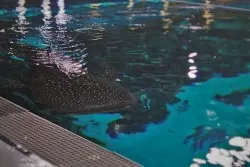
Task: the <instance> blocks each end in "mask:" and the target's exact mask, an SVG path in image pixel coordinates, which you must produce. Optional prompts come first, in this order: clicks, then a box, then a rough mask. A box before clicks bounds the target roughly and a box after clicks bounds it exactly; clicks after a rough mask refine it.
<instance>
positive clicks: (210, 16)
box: [203, 0, 213, 29]
mask: <svg viewBox="0 0 250 167" xmlns="http://www.w3.org/2000/svg"><path fill="white" fill-rule="evenodd" d="M203 17H204V18H205V20H206V23H205V25H204V28H205V29H208V28H209V27H210V24H211V23H212V22H213V14H212V12H211V2H210V0H205V4H204V14H203Z"/></svg>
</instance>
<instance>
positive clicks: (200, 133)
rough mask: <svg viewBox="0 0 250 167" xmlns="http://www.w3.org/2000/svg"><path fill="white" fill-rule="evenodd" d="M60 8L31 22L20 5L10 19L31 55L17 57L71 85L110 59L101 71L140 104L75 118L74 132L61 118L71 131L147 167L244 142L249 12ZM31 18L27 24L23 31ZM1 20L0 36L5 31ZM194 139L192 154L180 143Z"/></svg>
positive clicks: (59, 4)
mask: <svg viewBox="0 0 250 167" xmlns="http://www.w3.org/2000/svg"><path fill="white" fill-rule="evenodd" d="M66 2H67V1H64V0H58V1H56V3H54V2H53V1H52V0H51V1H50V0H43V1H42V4H41V7H40V8H39V10H40V15H38V16H32V17H31V16H29V15H28V14H27V12H26V11H29V10H31V8H30V7H27V9H25V6H27V5H25V1H21V0H20V1H19V3H18V8H17V9H18V10H17V11H18V15H15V19H16V18H17V20H19V23H20V24H19V29H22V28H21V27H23V26H24V27H26V30H29V31H26V32H25V35H23V36H20V35H19V36H18V38H21V39H22V42H23V44H24V45H29V46H32V48H33V49H34V50H35V51H34V52H35V53H29V52H28V53H21V52H19V51H18V52H16V53H17V54H16V56H17V57H18V56H20V57H21V56H23V57H25V58H26V57H29V56H27V55H32V57H33V60H34V61H36V62H38V63H43V64H46V65H50V66H51V65H56V66H57V67H58V68H59V69H60V70H61V71H63V72H64V73H66V74H67V75H68V76H69V77H72V78H73V77H74V75H75V74H76V75H83V74H86V73H88V72H89V71H91V70H89V69H88V68H87V67H89V66H88V64H89V63H90V62H91V61H92V62H95V61H98V62H105V63H106V62H107V63H108V64H110V67H108V68H106V69H102V67H100V68H101V69H102V71H103V75H104V76H105V77H107V78H112V79H114V78H115V80H116V81H119V82H120V83H121V84H122V85H123V86H124V87H126V88H129V89H130V90H131V91H132V92H133V93H134V94H135V96H136V98H137V100H138V105H136V106H134V107H132V108H129V109H126V110H124V112H122V113H120V114H117V115H113V114H111V115H105V116H104V115H82V116H77V117H76V118H75V119H76V120H77V121H78V122H77V123H78V124H79V128H76V127H74V125H75V124H74V123H73V121H72V120H67V121H65V120H64V121H65V122H63V124H65V125H66V124H67V128H71V127H73V128H71V129H77V130H79V129H80V130H79V131H81V129H84V133H86V134H87V135H89V136H94V137H96V138H98V139H100V140H102V141H103V142H106V143H107V148H109V149H112V150H115V151H117V152H119V153H122V154H124V155H126V156H128V157H129V158H132V159H134V160H136V161H138V162H140V163H142V164H144V165H145V166H149V167H150V166H152V167H153V166H155V164H156V163H159V165H158V166H159V167H160V166H178V167H184V166H189V164H190V162H191V160H192V158H193V156H194V155H195V156H198V155H200V156H205V155H206V154H207V152H209V148H210V147H212V145H213V146H216V147H217V148H218V145H219V144H224V143H223V142H224V141H225V140H227V139H225V134H227V135H228V136H229V137H232V136H236V135H247V134H246V133H247V129H248V128H249V127H248V125H249V124H248V122H249V118H250V116H249V112H247V110H249V107H250V106H249V104H250V103H249V91H248V89H249V88H250V82H249V67H250V65H249V64H250V58H249V55H250V50H249V44H250V40H249V39H250V34H249V26H250V22H249V13H243V12H242V11H241V12H239V11H235V10H234V12H232V11H231V10H229V9H227V10H225V9H219V10H218V9H214V8H213V6H212V5H211V3H213V1H211V0H205V1H204V3H202V5H199V4H198V5H197V4H189V3H188V4H187V3H174V2H172V1H168V0H164V1H159V2H147V1H139V2H138V1H134V0H128V1H126V2H125V3H106V2H104V3H94V4H92V3H90V4H84V5H83V4H82V2H81V3H80V4H74V6H71V5H66V4H65V3H66ZM53 4H55V5H56V7H55V8H54V7H53ZM52 11H53V12H52ZM28 16H29V17H28ZM27 20H29V21H30V24H24V23H25V22H27ZM1 23H3V24H0V29H2V27H1V26H3V25H5V24H7V25H8V23H6V22H4V21H1ZM31 23H32V24H31ZM11 26H12V25H10V27H11ZM15 26H16V25H15ZM23 29H25V28H23ZM6 30H8V28H7V29H6ZM11 33H13V32H12V31H11ZM16 41H19V40H16ZM34 41H36V42H37V41H40V43H42V44H41V45H43V46H44V47H41V45H40V44H39V45H32V44H33V42H34ZM16 45H18V46H17V47H20V48H23V47H26V46H19V44H16ZM0 60H1V61H3V60H2V59H0ZM11 60H12V59H11ZM12 61H13V60H12ZM15 61H18V60H17V59H15ZM0 68H3V67H2V66H0ZM5 68H7V67H6V65H5ZM1 71H3V70H0V74H1V75H2V73H3V72H1ZM94 71H95V70H94ZM114 71H115V72H114ZM10 73H11V72H10ZM117 73H118V74H117ZM3 75H4V74H3ZM114 76H115V77H114ZM117 78H119V79H117ZM0 85H1V83H0ZM83 96H84V95H83ZM239 99H240V100H239ZM235 104H237V105H235ZM75 119H74V121H75ZM93 120H94V122H93ZM199 127H206V128H201V129H200V130H199ZM197 129H198V130H197ZM190 135H191V136H192V137H191V140H189V142H193V143H194V146H195V147H196V148H199V149H195V150H196V152H194V151H193V150H192V145H189V144H183V142H185V138H189V137H190ZM128 141H129V142H128ZM189 142H188V143H189ZM223 146H224V145H223ZM127 150H132V151H129V152H128V151H127ZM159 150H161V152H162V153H161V154H158V152H159ZM169 150H171V151H169ZM180 150H182V151H181V152H180ZM148 155H151V157H150V158H148ZM180 156H181V157H183V158H182V161H179V157H180ZM198 157H199V156H198Z"/></svg>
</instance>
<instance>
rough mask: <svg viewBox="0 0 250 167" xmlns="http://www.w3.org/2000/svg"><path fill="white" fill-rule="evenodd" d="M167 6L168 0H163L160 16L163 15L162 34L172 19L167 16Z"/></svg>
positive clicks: (167, 28) (167, 29) (168, 27)
mask: <svg viewBox="0 0 250 167" xmlns="http://www.w3.org/2000/svg"><path fill="white" fill-rule="evenodd" d="M168 8H169V2H168V0H165V1H164V5H163V10H161V16H163V18H162V22H163V29H164V30H165V32H164V34H165V33H167V32H168V31H169V29H170V24H171V23H172V20H171V18H170V17H169V13H168V10H169V9H168Z"/></svg>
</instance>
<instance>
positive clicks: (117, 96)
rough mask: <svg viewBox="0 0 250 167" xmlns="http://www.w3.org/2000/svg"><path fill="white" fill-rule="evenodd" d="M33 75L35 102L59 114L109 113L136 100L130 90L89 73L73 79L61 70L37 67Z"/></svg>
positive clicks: (32, 85) (31, 88) (32, 83)
mask: <svg viewBox="0 0 250 167" xmlns="http://www.w3.org/2000/svg"><path fill="white" fill-rule="evenodd" d="M31 78H32V80H31V82H30V83H29V85H28V88H29V89H30V91H31V93H32V97H33V99H34V100H35V102H37V103H38V104H40V105H42V106H43V107H45V108H47V109H49V110H52V111H54V112H56V113H69V114H70V113H92V112H110V111H117V110H118V109H123V108H127V107H129V106H132V105H134V104H135V103H136V100H135V98H134V96H133V95H132V94H131V93H130V92H129V91H128V90H127V89H125V88H123V87H122V86H120V85H118V84H117V83H115V82H114V81H109V80H107V79H105V78H101V77H97V76H93V75H90V74H88V75H81V76H78V77H74V78H72V79H71V78H69V77H68V76H67V75H66V74H65V73H63V72H61V71H60V70H57V69H54V68H50V67H45V66H35V67H33V69H32V72H31Z"/></svg>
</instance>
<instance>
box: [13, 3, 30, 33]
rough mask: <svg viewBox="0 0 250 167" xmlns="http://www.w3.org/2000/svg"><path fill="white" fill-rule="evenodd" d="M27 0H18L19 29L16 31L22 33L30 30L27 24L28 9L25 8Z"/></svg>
mask: <svg viewBox="0 0 250 167" xmlns="http://www.w3.org/2000/svg"><path fill="white" fill-rule="evenodd" d="M25 3H26V0H18V3H17V4H18V7H16V11H17V13H18V20H17V21H16V22H17V26H18V27H17V30H15V31H16V32H20V33H21V34H26V33H27V32H28V30H27V27H26V26H27V25H28V24H29V23H28V22H27V20H26V17H25V13H26V11H27V9H26V8H25Z"/></svg>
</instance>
